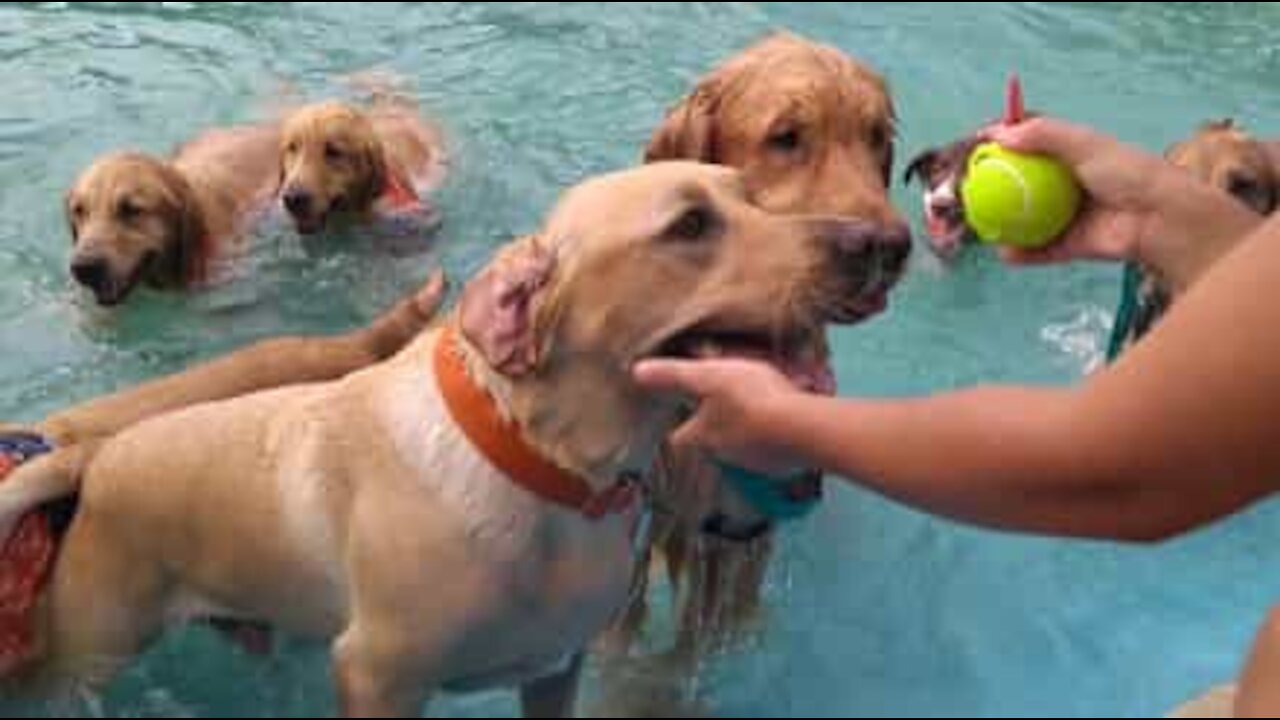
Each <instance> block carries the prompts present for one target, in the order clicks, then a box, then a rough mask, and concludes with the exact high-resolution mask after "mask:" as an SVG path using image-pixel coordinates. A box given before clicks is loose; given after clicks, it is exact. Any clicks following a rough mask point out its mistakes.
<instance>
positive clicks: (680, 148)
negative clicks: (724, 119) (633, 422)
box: [644, 86, 719, 163]
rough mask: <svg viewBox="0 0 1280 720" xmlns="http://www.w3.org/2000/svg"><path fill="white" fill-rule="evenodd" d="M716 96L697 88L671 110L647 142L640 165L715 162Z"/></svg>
mask: <svg viewBox="0 0 1280 720" xmlns="http://www.w3.org/2000/svg"><path fill="white" fill-rule="evenodd" d="M717 95H718V92H717V91H716V90H714V89H713V88H712V87H711V86H707V87H703V88H699V89H698V90H696V91H694V92H693V93H692V94H691V95H689V96H688V97H686V98H685V99H684V100H682V101H681V102H680V104H679V105H677V106H675V107H674V108H672V110H671V111H670V112H668V113H667V117H666V119H665V120H663V121H662V125H660V126H659V127H658V129H657V131H655V132H654V134H653V137H652V138H651V139H650V140H649V147H648V148H646V149H645V152H644V161H645V162H647V163H651V162H660V161H663V160H692V161H695V162H702V163H716V162H719V159H718V155H719V153H718V152H717V151H716V137H715V135H716V133H715V116H716V106H717V105H718V103H717V101H716V96H717Z"/></svg>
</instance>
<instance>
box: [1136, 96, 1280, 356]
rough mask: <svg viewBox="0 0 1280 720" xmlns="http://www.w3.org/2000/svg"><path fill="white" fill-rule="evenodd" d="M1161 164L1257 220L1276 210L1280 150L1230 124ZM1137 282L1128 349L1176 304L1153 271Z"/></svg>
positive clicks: (1179, 148) (1201, 135) (1181, 146)
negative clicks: (1250, 212)
mask: <svg viewBox="0 0 1280 720" xmlns="http://www.w3.org/2000/svg"><path fill="white" fill-rule="evenodd" d="M1165 158H1166V159H1167V160H1168V161H1169V162H1171V163H1173V164H1174V165H1176V166H1178V167H1180V168H1183V169H1184V170H1186V171H1187V172H1189V173H1191V174H1192V175H1194V176H1195V177H1196V178H1197V179H1198V180H1200V181H1201V182H1204V183H1207V184H1209V185H1212V186H1213V187H1215V188H1217V189H1219V190H1221V191H1222V192H1224V193H1227V194H1229V195H1231V196H1232V197H1234V198H1235V199H1237V200H1239V201H1240V202H1241V203H1242V204H1243V205H1245V206H1246V207H1248V208H1249V209H1251V210H1253V211H1254V212H1256V213H1258V214H1259V215H1270V214H1271V213H1273V212H1275V210H1276V208H1277V205H1278V204H1280V146H1277V144H1276V143H1274V142H1269V141H1265V140H1262V139H1260V138H1257V137H1255V136H1254V135H1252V134H1250V133H1249V132H1247V131H1246V130H1245V129H1244V128H1242V127H1241V126H1239V125H1237V124H1236V123H1235V121H1233V120H1217V121H1213V122H1208V123H1205V124H1203V125H1201V126H1200V127H1199V128H1197V129H1196V130H1195V132H1193V133H1192V134H1191V135H1190V137H1188V138H1187V139H1185V140H1182V141H1181V142H1178V143H1176V144H1174V145H1173V146H1171V147H1170V148H1169V149H1168V150H1166V151H1165ZM1140 276H1141V279H1140V282H1139V285H1138V291H1137V292H1138V297H1137V305H1136V308H1137V312H1136V314H1135V319H1134V321H1133V323H1132V327H1131V328H1130V329H1129V333H1128V335H1127V336H1126V338H1125V341H1126V344H1132V343H1134V342H1136V341H1137V340H1138V339H1139V338H1141V337H1142V336H1143V335H1145V334H1146V333H1147V332H1149V331H1150V330H1151V328H1152V327H1154V326H1155V324H1156V323H1157V322H1158V321H1159V320H1160V318H1161V317H1163V316H1164V314H1165V313H1166V312H1168V309H1169V306H1170V305H1172V304H1173V302H1174V301H1175V300H1176V299H1177V298H1176V294H1175V292H1174V290H1173V288H1171V287H1169V286H1168V284H1167V283H1166V282H1165V281H1164V280H1163V279H1162V278H1161V277H1160V274H1159V273H1158V272H1156V271H1155V270H1154V269H1153V268H1147V267H1143V268H1140Z"/></svg>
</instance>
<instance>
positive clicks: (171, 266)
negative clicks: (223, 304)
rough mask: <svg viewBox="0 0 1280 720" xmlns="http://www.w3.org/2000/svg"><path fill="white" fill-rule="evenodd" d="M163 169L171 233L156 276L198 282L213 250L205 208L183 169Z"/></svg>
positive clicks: (166, 281) (168, 282) (170, 282)
mask: <svg viewBox="0 0 1280 720" xmlns="http://www.w3.org/2000/svg"><path fill="white" fill-rule="evenodd" d="M161 172H162V182H163V183H164V185H165V195H166V197H167V198H168V204H169V207H168V212H169V213H170V218H169V227H170V228H171V230H170V232H171V233H172V236H171V237H170V239H169V241H168V244H167V246H166V247H165V248H164V250H163V252H162V254H161V256H160V262H159V263H157V265H158V269H159V277H158V278H155V280H156V281H159V283H160V284H161V285H164V286H181V285H186V284H188V283H193V282H198V281H200V280H203V279H204V277H205V274H206V273H207V271H208V265H209V260H210V258H209V253H210V252H211V249H210V245H209V244H210V241H211V238H210V236H209V226H208V224H207V223H206V221H205V216H204V211H203V210H202V209H201V207H200V200H199V199H198V198H197V197H196V193H195V190H194V189H193V188H192V187H191V183H189V182H187V179H186V178H184V177H183V176H182V174H181V173H179V172H178V171H177V170H176V169H174V168H172V167H170V166H168V165H165V166H163V168H162V170H161Z"/></svg>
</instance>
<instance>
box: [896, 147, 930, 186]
mask: <svg viewBox="0 0 1280 720" xmlns="http://www.w3.org/2000/svg"><path fill="white" fill-rule="evenodd" d="M937 161H938V151H937V149H935V148H930V149H928V150H925V151H924V152H922V153H920V154H919V155H916V156H915V157H914V158H912V159H911V162H910V163H908V164H907V169H906V170H905V171H904V172H903V173H902V183H903V184H904V185H910V184H911V183H912V182H913V181H914V180H917V179H919V180H920V182H922V183H924V184H925V185H928V184H929V176H930V175H932V174H933V165H934V163H936V162H937Z"/></svg>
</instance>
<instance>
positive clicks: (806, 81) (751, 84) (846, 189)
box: [606, 33, 910, 653]
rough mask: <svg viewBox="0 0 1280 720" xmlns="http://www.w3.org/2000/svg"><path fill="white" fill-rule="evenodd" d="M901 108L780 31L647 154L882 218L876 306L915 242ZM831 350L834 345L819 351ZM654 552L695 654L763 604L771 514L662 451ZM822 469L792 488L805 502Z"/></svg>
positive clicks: (687, 108)
mask: <svg viewBox="0 0 1280 720" xmlns="http://www.w3.org/2000/svg"><path fill="white" fill-rule="evenodd" d="M894 140H895V113H894V107H893V101H892V98H891V97H890V93H889V89H888V86H887V84H886V82H885V81H884V79H883V78H881V77H880V75H878V74H877V73H876V72H875V71H874V70H872V69H871V68H869V67H868V66H866V65H865V64H863V63H861V62H859V61H857V60H854V59H852V58H850V57H849V56H847V55H845V54H844V53H843V52H841V51H839V50H837V49H835V48H832V47H828V46H825V45H820V44H817V43H814V42H811V41H809V40H806V39H804V38H802V37H799V36H796V35H793V34H789V33H782V34H776V35H772V36H770V37H768V38H766V39H764V40H763V41H761V42H758V43H757V44H755V45H753V46H751V47H749V48H747V49H746V50H744V51H743V52H741V53H739V54H737V55H736V56H734V57H732V58H730V59H729V60H728V61H726V62H725V63H724V64H722V65H721V66H720V67H719V68H717V69H715V70H714V71H712V72H711V73H710V74H709V75H707V76H706V77H705V78H704V79H703V80H702V81H701V82H699V84H698V85H697V87H696V88H695V89H694V90H693V91H692V92H691V93H690V94H689V95H688V96H687V97H685V98H684V99H683V100H682V101H680V102H679V103H678V104H677V105H676V106H675V107H674V108H673V109H672V110H671V111H670V112H669V113H668V115H667V117H666V119H665V120H664V121H663V122H662V123H661V125H660V127H659V128H658V129H657V130H656V132H655V133H654V135H653V137H652V139H651V141H650V144H649V146H648V148H647V150H646V152H645V159H646V160H647V161H650V162H653V161H661V160H672V159H683V160H696V161H699V162H703V163H712V164H719V165H725V166H729V167H733V168H736V169H738V170H740V171H741V172H742V175H743V178H744V179H745V182H746V185H747V189H748V191H749V192H750V193H751V196H752V198H753V199H754V200H755V202H757V203H759V204H760V206H761V207H763V208H765V209H767V210H769V211H771V212H775V213H782V214H796V213H823V214H831V215H839V216H843V217H850V218H858V219H861V220H863V221H865V222H871V223H876V224H879V225H882V226H884V227H886V228H888V229H889V231H890V232H891V233H893V234H894V235H895V238H896V239H897V243H896V244H895V245H894V247H897V248H899V249H901V250H902V252H901V254H899V255H898V256H897V257H896V258H894V262H891V263H886V264H885V265H884V270H885V272H884V273H883V274H882V275H881V276H880V277H879V278H878V279H877V281H876V283H875V284H876V287H875V288H874V290H875V292H873V293H872V294H871V295H869V296H868V297H869V298H872V300H871V304H870V305H869V306H868V307H867V308H866V309H865V311H866V313H867V314H874V313H875V312H877V311H878V310H879V309H881V308H882V307H883V304H884V298H885V294H886V293H887V291H888V289H889V287H890V286H891V285H892V284H893V283H894V282H895V281H896V280H897V279H898V277H899V276H900V274H901V271H902V269H903V263H904V261H905V259H906V252H905V248H907V247H908V246H909V245H910V230H909V227H908V226H907V223H906V221H905V220H904V219H903V218H902V217H901V216H900V215H899V214H898V212H897V211H896V210H895V209H894V208H893V206H892V205H891V204H890V201H889V197H888V190H889V178H890V174H891V173H892V169H893V161H894ZM824 352H825V349H824ZM662 465H663V467H662V472H660V473H659V475H660V477H664V478H666V480H665V481H664V482H663V487H668V488H669V490H668V491H666V492H663V491H660V492H659V498H658V499H659V505H660V506H661V507H664V508H668V509H669V510H670V511H669V512H664V511H662V510H660V511H659V513H658V516H657V517H656V521H655V528H654V530H655V532H654V537H655V541H654V544H653V548H654V550H655V551H656V553H657V555H658V556H660V557H661V558H662V559H663V560H664V562H665V564H666V566H667V569H668V575H669V577H670V578H671V581H672V585H673V586H674V588H675V589H676V591H677V592H678V594H679V597H680V601H679V603H678V608H679V609H678V614H679V616H680V619H679V629H678V631H677V637H678V639H677V647H678V648H679V649H680V650H681V651H684V652H686V653H694V652H695V651H697V649H698V646H700V645H707V644H718V643H720V642H721V641H723V640H727V639H729V638H731V637H732V636H733V635H734V634H735V631H736V630H738V629H741V628H744V627H746V626H748V625H750V624H751V623H752V622H753V621H754V620H755V618H756V615H757V610H758V608H759V606H760V598H761V593H762V586H763V582H764V578H765V572H766V570H767V567H768V559H769V557H770V555H771V548H772V535H771V533H770V532H769V531H770V529H771V526H772V522H771V520H772V519H771V518H767V517H763V516H757V517H756V518H755V521H754V522H752V523H749V524H747V525H740V526H738V527H729V526H727V525H725V524H724V522H723V517H722V516H719V515H718V513H717V508H720V507H722V506H726V505H727V506H728V507H731V508H735V509H736V510H737V511H738V512H735V515H737V516H739V517H743V515H742V514H741V512H740V511H741V510H743V509H745V508H744V507H743V504H744V503H743V500H742V498H740V497H739V496H738V494H737V493H736V492H734V490H733V489H732V488H731V487H729V486H727V485H726V484H725V483H722V482H719V481H718V479H719V478H720V471H719V470H718V469H717V468H714V467H713V466H711V465H710V464H709V463H708V462H707V461H706V460H704V459H703V458H702V457H701V456H700V455H697V454H694V453H690V452H687V451H681V450H679V449H675V450H673V451H672V452H667V453H664V457H663V463H662ZM819 483H820V479H819V478H818V477H817V476H816V475H814V476H811V477H808V478H803V479H800V480H798V481H797V484H796V485H795V487H793V488H792V490H793V491H795V492H796V493H798V494H799V495H801V496H803V497H805V498H809V497H812V494H813V493H814V492H816V491H817V490H818V489H820V484H819ZM647 585H648V573H647V572H641V573H640V575H639V576H638V577H637V590H636V593H635V601H634V604H633V606H632V609H631V611H630V613H629V614H628V617H627V619H626V620H624V621H623V622H622V623H621V624H620V625H619V626H618V627H616V628H614V632H612V633H611V634H610V636H609V637H608V638H607V639H606V647H610V648H611V649H613V650H615V651H625V650H626V649H627V648H629V647H631V646H632V644H633V641H634V639H635V636H636V634H637V632H638V631H639V630H640V629H641V627H642V626H643V625H644V621H645V618H646V614H647V603H646V599H645V598H646V594H647V592H646V591H647Z"/></svg>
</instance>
